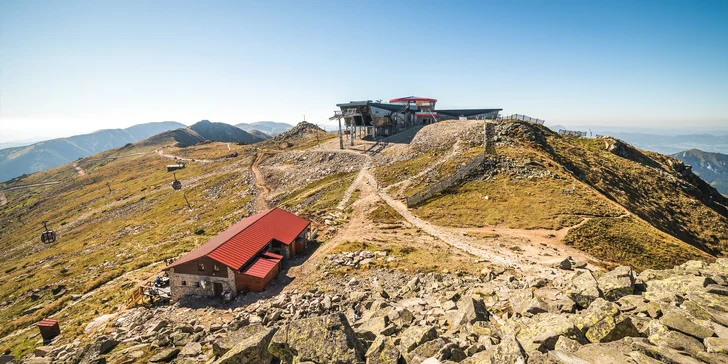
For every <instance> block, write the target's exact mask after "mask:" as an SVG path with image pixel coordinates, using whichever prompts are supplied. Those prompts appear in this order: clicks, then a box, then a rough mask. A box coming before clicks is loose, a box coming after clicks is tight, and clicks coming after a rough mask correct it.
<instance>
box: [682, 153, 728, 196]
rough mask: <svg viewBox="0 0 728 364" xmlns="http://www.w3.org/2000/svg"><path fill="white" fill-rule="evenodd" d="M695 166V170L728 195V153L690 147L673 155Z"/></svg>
mask: <svg viewBox="0 0 728 364" xmlns="http://www.w3.org/2000/svg"><path fill="white" fill-rule="evenodd" d="M672 157H675V158H677V159H679V160H681V161H683V162H684V163H685V164H689V165H691V166H692V167H693V172H694V173H695V174H697V175H698V176H700V178H702V179H703V180H705V181H706V182H708V183H710V184H711V185H712V186H713V187H715V189H716V190H718V191H719V192H720V193H722V194H724V195H728V155H725V154H721V153H709V152H703V151H702V150H698V149H690V150H686V151H683V152H680V153H675V154H673V155H672Z"/></svg>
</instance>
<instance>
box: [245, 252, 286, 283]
mask: <svg viewBox="0 0 728 364" xmlns="http://www.w3.org/2000/svg"><path fill="white" fill-rule="evenodd" d="M280 262H281V259H280V258H278V259H268V258H264V257H259V258H257V259H255V261H254V262H253V264H251V265H250V266H249V267H248V268H246V269H245V270H244V271H243V273H244V274H246V275H249V276H253V277H256V278H265V276H267V275H268V273H270V271H272V270H273V268H275V267H276V264H278V263H280Z"/></svg>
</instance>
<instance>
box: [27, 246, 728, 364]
mask: <svg viewBox="0 0 728 364" xmlns="http://www.w3.org/2000/svg"><path fill="white" fill-rule="evenodd" d="M392 259H396V258H395V257H392V256H388V254H387V253H386V252H381V251H377V252H368V251H358V252H344V253H339V254H330V255H328V256H326V257H324V259H322V262H321V263H320V264H319V268H318V269H319V270H322V276H323V277H324V279H322V280H320V281H319V282H318V283H317V284H316V287H314V288H311V289H309V290H307V291H300V290H291V291H290V292H287V291H285V290H284V291H283V292H281V293H278V294H277V295H275V296H273V297H269V298H260V299H258V300H257V301H255V295H254V294H249V295H246V296H241V297H239V298H238V301H234V302H231V303H228V304H223V306H220V304H217V305H216V306H217V308H215V307H207V308H201V309H199V310H203V311H212V312H219V313H216V314H219V315H222V314H223V313H224V314H226V315H228V316H229V317H230V319H229V320H225V322H223V323H212V324H207V325H206V324H203V323H201V322H200V321H198V320H197V319H195V318H191V319H190V317H194V316H190V315H189V314H190V313H191V312H192V311H194V309H193V308H190V307H186V306H185V302H180V303H176V304H173V305H171V306H161V307H157V308H134V309H130V310H127V311H125V312H122V313H120V314H119V315H118V316H116V317H114V318H113V319H110V320H109V321H108V322H106V323H105V324H97V325H99V326H100V327H96V328H95V331H96V332H97V334H96V338H95V341H94V343H92V344H87V345H81V344H80V343H78V342H75V343H72V344H68V345H63V346H58V347H54V346H45V347H41V348H39V349H37V350H36V353H35V354H36V357H34V358H31V359H27V360H26V361H25V362H28V363H104V362H110V363H132V362H137V361H140V360H143V361H149V362H155V363H156V362H174V363H210V362H214V363H270V362H281V363H371V364H376V363H393V364H395V363H418V364H419V363H454V362H459V363H565V364H566V363H568V364H580V363H659V362H665V363H704V362H705V363H728V281H726V276H727V275H728V259H718V260H717V262H716V263H713V264H709V265H708V264H705V263H703V262H699V261H689V262H687V263H685V264H682V265H680V266H677V267H674V268H673V269H669V270H646V271H644V272H642V273H640V274H636V273H635V272H633V271H632V269H631V268H630V267H626V266H620V267H617V268H615V269H613V270H612V271H609V272H598V271H590V270H587V269H585V268H580V267H584V264H583V263H580V262H574V261H571V260H565V261H563V262H560V263H559V264H557V265H555V266H553V267H546V266H540V265H533V266H530V267H522V268H520V269H512V268H506V267H498V266H497V265H496V266H492V267H493V268H492V269H488V268H486V269H484V270H483V271H482V272H481V273H480V274H478V275H467V274H463V273H462V272H447V271H443V272H441V273H427V274H422V273H416V274H410V273H404V272H401V271H398V270H392V269H381V268H378V263H379V262H383V261H387V260H389V261H391V260H392ZM251 299H252V302H253V303H250V304H242V300H245V301H250V300H251ZM198 300H204V299H198ZM114 349H116V350H114ZM107 353H110V354H107Z"/></svg>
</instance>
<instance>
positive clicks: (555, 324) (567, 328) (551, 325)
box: [516, 313, 585, 353]
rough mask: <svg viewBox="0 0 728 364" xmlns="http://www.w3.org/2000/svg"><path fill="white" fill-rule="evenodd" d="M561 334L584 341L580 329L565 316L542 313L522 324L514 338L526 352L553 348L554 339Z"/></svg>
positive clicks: (557, 338)
mask: <svg viewBox="0 0 728 364" xmlns="http://www.w3.org/2000/svg"><path fill="white" fill-rule="evenodd" d="M562 336H563V337H567V338H569V339H573V340H577V341H579V342H585V341H584V336H583V335H582V333H581V331H579V329H577V328H576V326H575V325H574V324H573V323H572V322H571V321H569V320H568V319H567V318H566V317H564V316H562V315H556V314H551V313H542V314H539V315H536V316H534V317H533V318H532V319H530V320H529V321H528V323H526V324H525V325H524V326H522V327H521V329H520V330H519V331H518V334H517V335H516V339H517V340H518V342H519V343H521V345H522V347H523V349H524V350H525V351H526V352H527V353H528V352H531V351H535V350H538V351H541V352H545V351H547V350H554V347H555V345H556V341H557V340H559V338H560V337H562Z"/></svg>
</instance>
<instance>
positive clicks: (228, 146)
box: [225, 143, 232, 152]
mask: <svg viewBox="0 0 728 364" xmlns="http://www.w3.org/2000/svg"><path fill="white" fill-rule="evenodd" d="M225 145H226V146H227V148H228V152H229V151H231V150H232V149H230V143H225Z"/></svg>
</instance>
